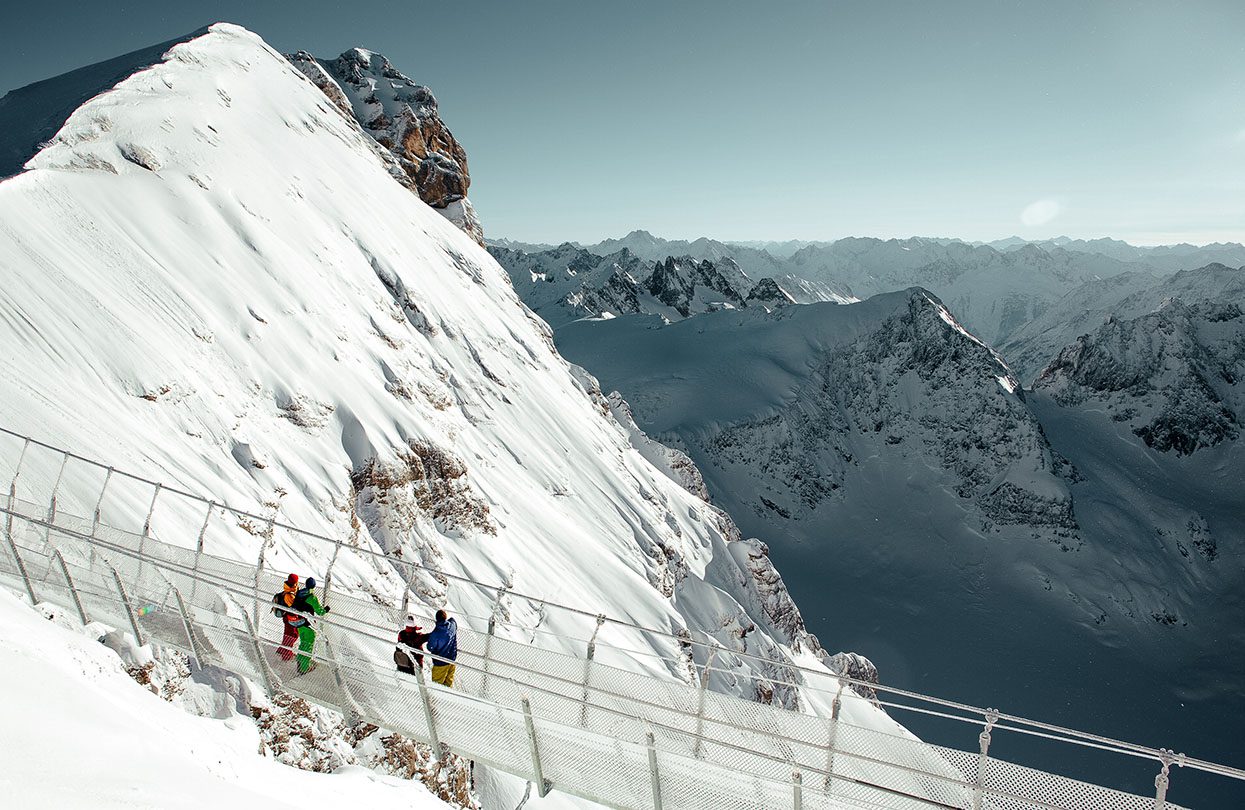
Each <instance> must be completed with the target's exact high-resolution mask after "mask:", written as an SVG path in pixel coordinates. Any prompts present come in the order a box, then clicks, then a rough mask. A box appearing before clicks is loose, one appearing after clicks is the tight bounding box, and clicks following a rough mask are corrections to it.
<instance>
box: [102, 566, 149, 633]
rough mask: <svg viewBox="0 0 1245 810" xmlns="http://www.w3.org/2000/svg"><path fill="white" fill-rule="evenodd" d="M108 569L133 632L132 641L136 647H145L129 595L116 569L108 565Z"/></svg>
mask: <svg viewBox="0 0 1245 810" xmlns="http://www.w3.org/2000/svg"><path fill="white" fill-rule="evenodd" d="M108 568H109V569H111V571H112V581H113V582H115V583H117V593H119V594H121V604H123V605H125V615H126V616H127V617H128V618H129V620H130V629H131V630H133V631H134V640H135V641H137V642H138V646H140V647H142V646H144V645H146V643H147V642H146V641H144V640H143V631H142V630H140V629H139V627H138V615H137V614H135V613H134V605H133V603H131V602H130V595H129V594H128V593H126V591H125V585H124V583H122V582H121V575H120V574H119V573H117V569H116V568H115V567H114V566H113V565H112V564H109V565H108Z"/></svg>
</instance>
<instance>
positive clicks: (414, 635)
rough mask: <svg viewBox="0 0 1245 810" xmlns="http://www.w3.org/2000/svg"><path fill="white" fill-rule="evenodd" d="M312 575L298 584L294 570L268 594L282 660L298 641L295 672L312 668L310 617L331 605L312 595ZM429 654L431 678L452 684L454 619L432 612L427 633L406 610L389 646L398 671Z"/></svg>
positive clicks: (409, 671)
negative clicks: (278, 630)
mask: <svg viewBox="0 0 1245 810" xmlns="http://www.w3.org/2000/svg"><path fill="white" fill-rule="evenodd" d="M315 591H316V580H315V577H307V579H306V580H305V581H303V584H302V585H301V587H300V585H299V579H298V574H293V573H291V574H290V575H289V576H288V577H286V578H285V582H284V584H282V586H281V591H280V592H279V593H276V594H273V597H272V603H273V608H272V614H273V615H274V616H276V617H277V618H279V619H280V620H281V628H282V636H281V646H280V647H279V648H278V649H277V655H278V656H280V658H281V660H282V661H290V660H293V659H294V658H295V657H296V655H295V652H294V646H295V644H297V645H298V653H297V658H298V662H297V665H298V674H300V675H303V674H306V673H308V672H310V671H312V670H313V669H315V668H316V662H315V661H313V660H312V658H311V654H312V650H313V649H314V647H315V644H316V629H315V625H313V624H312V621H311V620H312V618H313V617H315V616H323V615H324V614H326V613H328V612H329V611H330V610H331V608H330V607H328V606H327V605H321V604H320V599H319V598H318V597H317V596H316V592H315ZM424 652H427V653H429V654H430V655H431V656H432V659H433V660H432V680H433V682H434V683H439V684H442V685H443V686H447V687H453V686H454V671H455V663H454V662H455V661H456V660H457V659H458V623H457V622H456V621H455V620H454V619H452V618H450V616H449V615H448V614H447V613H446V612H445V611H444V610H438V611H437V613H436V626H435V627H433V629H432V631H431V632H429V633H425V632H423V628H422V627H420V626H419V625H418V624H416V622H415V614H414V613H408V614H406V626H405V627H403V628H402V630H400V631H399V632H398V646H396V647H395V648H394V650H393V661H394V663H395V664H397V666H398V671H399V672H404V673H406V674H408V675H414V674H415V668H416V667H420V668H422V667H423V665H424V656H423V653H424Z"/></svg>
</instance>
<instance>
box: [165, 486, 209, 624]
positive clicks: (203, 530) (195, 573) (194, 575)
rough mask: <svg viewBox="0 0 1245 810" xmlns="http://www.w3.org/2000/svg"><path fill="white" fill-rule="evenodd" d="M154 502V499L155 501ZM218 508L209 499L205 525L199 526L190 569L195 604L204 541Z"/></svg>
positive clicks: (191, 600)
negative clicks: (213, 511) (193, 559)
mask: <svg viewBox="0 0 1245 810" xmlns="http://www.w3.org/2000/svg"><path fill="white" fill-rule="evenodd" d="M153 503H154V501H153ZM215 508H216V504H215V502H213V501H208V508H207V514H205V515H204V516H203V525H202V526H200V527H199V537H198V539H197V540H196V541H195V562H194V567H192V568H191V570H190V580H191V581H190V602H191V604H195V596H196V595H197V594H198V591H199V560H200V559H201V558H202V557H203V542H204V540H205V539H206V538H207V530H208V523H210V522H211V520H212V510H213V509H215Z"/></svg>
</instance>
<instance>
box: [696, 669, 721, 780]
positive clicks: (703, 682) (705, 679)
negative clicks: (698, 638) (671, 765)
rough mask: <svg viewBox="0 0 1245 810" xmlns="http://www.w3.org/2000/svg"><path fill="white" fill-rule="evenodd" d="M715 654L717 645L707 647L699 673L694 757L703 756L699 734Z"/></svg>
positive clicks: (703, 717) (701, 732) (703, 725)
mask: <svg viewBox="0 0 1245 810" xmlns="http://www.w3.org/2000/svg"><path fill="white" fill-rule="evenodd" d="M717 654H718V648H717V647H710V648H709V657H708V658H706V659H705V670H704V672H702V673H701V674H700V694H699V695H698V696H697V700H696V745H695V746H694V747H693V748H692V756H694V757H696V759H700V758H701V757H703V756H704V752H703V751H702V748H703V746H702V745H701V734H703V733H704V730H705V692H707V691H708V690H709V673H710V672H712V671H713V659H714V657H715V656H717Z"/></svg>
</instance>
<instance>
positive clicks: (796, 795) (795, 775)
mask: <svg viewBox="0 0 1245 810" xmlns="http://www.w3.org/2000/svg"><path fill="white" fill-rule="evenodd" d="M791 805H792V807H794V808H795V810H804V774H802V773H800V772H799V771H793V772H792V773H791Z"/></svg>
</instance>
